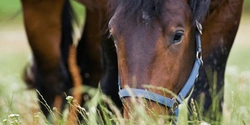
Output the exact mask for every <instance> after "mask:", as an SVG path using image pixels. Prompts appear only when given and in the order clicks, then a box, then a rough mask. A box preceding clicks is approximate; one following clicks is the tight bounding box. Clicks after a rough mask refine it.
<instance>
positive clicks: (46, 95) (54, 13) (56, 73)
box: [21, 0, 70, 116]
mask: <svg viewBox="0 0 250 125" xmlns="http://www.w3.org/2000/svg"><path fill="white" fill-rule="evenodd" d="M21 2H22V8H23V16H24V24H25V29H26V33H27V37H28V41H29V44H30V47H31V49H32V53H33V56H34V65H33V69H34V70H33V72H34V74H35V75H34V83H35V87H36V88H37V90H38V91H39V93H40V94H41V95H39V100H40V101H39V102H40V107H41V110H42V111H43V113H44V114H45V116H48V115H49V113H50V112H51V109H50V110H49V108H51V107H54V106H56V108H57V109H58V110H61V108H62V107H61V103H62V98H61V97H62V92H63V91H65V90H66V88H67V87H66V86H70V78H69V76H68V71H67V68H66V66H65V64H64V62H63V61H64V60H65V58H63V54H62V53H61V48H63V47H62V46H61V45H60V44H61V39H62V38H63V37H62V33H61V30H62V22H61V17H62V16H61V14H62V11H63V6H64V4H65V1H64V0H57V1H51V0H22V1H21ZM57 103H60V104H57ZM46 104H48V105H49V107H47V106H46Z"/></svg>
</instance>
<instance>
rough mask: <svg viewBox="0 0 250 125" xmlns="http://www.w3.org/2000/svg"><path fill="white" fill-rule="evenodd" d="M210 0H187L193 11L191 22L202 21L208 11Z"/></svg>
mask: <svg viewBox="0 0 250 125" xmlns="http://www.w3.org/2000/svg"><path fill="white" fill-rule="evenodd" d="M210 3H211V0H189V4H190V7H191V9H192V13H193V22H194V23H195V21H196V20H197V21H198V22H200V23H203V22H204V20H205V18H206V15H207V13H208V11H209V7H210Z"/></svg>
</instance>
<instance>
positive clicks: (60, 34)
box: [21, 0, 121, 116]
mask: <svg viewBox="0 0 250 125" xmlns="http://www.w3.org/2000/svg"><path fill="white" fill-rule="evenodd" d="M103 1H105V0H103ZM21 2H22V8H23V15H24V24H25V29H26V33H27V37H28V41H29V44H30V47H31V49H32V53H33V63H31V64H30V65H27V68H26V70H25V74H24V79H25V81H26V82H27V83H28V86H29V87H30V88H33V87H35V88H36V89H37V90H38V91H39V93H40V94H41V95H38V97H39V100H40V101H39V102H40V107H41V110H42V111H43V113H44V114H45V116H48V115H49V114H50V111H51V110H49V108H52V107H56V108H57V109H58V111H59V112H60V111H61V110H62V109H63V106H64V104H65V99H63V98H64V92H66V93H68V91H69V89H70V88H72V86H73V85H72V78H71V75H70V72H69V69H68V61H67V60H68V52H69V46H70V45H71V44H72V33H73V28H72V21H73V20H74V14H73V11H72V8H71V5H70V2H69V0H56V1H52V0H22V1H21ZM79 2H81V3H83V4H84V5H85V6H86V8H87V12H86V14H87V16H86V21H85V22H86V24H85V27H84V29H83V31H84V32H83V34H82V38H81V40H80V41H79V44H78V47H77V53H78V54H77V64H78V65H79V67H80V72H81V76H82V79H83V84H84V85H89V86H93V87H97V86H98V83H99V81H100V79H101V83H102V88H103V92H104V93H105V94H107V95H113V96H112V99H113V100H115V101H116V102H117V104H118V105H120V106H121V102H120V101H119V96H118V94H117V93H118V90H117V88H118V85H117V77H113V76H117V72H118V70H117V58H116V52H115V48H114V47H113V41H112V40H110V39H108V33H101V32H102V31H103V27H104V26H106V27H107V24H108V23H107V22H108V19H107V16H105V15H106V4H103V2H102V1H99V0H98V1H97V0H96V1H93V0H92V1H90V0H79ZM100 45H101V46H100ZM100 48H101V49H100ZM101 51H102V52H101ZM100 55H102V58H101V56H100ZM101 60H102V66H103V68H102V69H101ZM110 83H111V84H113V85H112V86H111V87H110V86H108V85H109V84H110ZM68 94H70V93H68ZM83 101H85V100H83ZM86 101H87V100H86ZM45 103H47V104H48V105H49V107H47V106H46V105H45ZM79 103H80V102H79Z"/></svg>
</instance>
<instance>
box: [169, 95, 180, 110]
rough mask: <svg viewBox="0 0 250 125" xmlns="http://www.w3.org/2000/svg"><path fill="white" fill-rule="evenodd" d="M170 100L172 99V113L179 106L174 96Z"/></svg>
mask: <svg viewBox="0 0 250 125" xmlns="http://www.w3.org/2000/svg"><path fill="white" fill-rule="evenodd" d="M172 100H173V101H174V104H173V107H172V109H171V110H172V112H173V113H174V111H175V110H176V109H177V108H178V107H179V103H178V101H177V100H176V98H172Z"/></svg>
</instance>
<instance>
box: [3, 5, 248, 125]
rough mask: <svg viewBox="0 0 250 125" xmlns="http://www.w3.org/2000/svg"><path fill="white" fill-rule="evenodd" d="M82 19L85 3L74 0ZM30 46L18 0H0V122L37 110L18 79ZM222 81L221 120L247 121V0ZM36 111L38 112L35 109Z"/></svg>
mask: <svg viewBox="0 0 250 125" xmlns="http://www.w3.org/2000/svg"><path fill="white" fill-rule="evenodd" d="M73 5H74V6H75V8H76V11H77V14H78V15H81V18H80V22H83V21H82V20H83V17H84V12H85V11H84V7H82V6H81V5H79V4H77V3H76V2H73ZM29 55H30V48H29V46H28V42H27V38H26V34H25V31H24V26H23V18H22V10H21V5H20V0H0V125H1V124H4V119H7V118H8V115H10V114H15V113H18V114H22V115H21V117H22V118H23V119H24V120H23V122H24V123H31V122H32V120H34V118H33V117H34V113H35V114H36V113H38V106H37V103H36V94H35V91H34V90H27V89H26V86H25V84H24V83H23V81H22V80H21V77H22V71H23V68H24V66H25V64H26V63H27V61H28V57H29ZM225 81H226V84H225V104H224V109H225V110H224V118H225V120H224V124H238V125H241V124H242V125H243V124H244V123H248V124H249V123H250V105H249V104H250V91H249V90H250V0H245V3H244V9H243V15H242V20H241V24H240V27H239V31H238V34H237V37H236V41H235V42H234V46H233V48H232V50H231V53H230V56H229V60H228V64H227V69H226V80H225ZM38 114H39V113H38Z"/></svg>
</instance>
